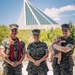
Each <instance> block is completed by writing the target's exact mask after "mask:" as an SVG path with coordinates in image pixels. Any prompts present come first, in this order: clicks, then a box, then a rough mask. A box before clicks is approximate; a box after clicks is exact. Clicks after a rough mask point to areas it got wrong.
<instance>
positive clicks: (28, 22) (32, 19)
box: [17, 0, 60, 29]
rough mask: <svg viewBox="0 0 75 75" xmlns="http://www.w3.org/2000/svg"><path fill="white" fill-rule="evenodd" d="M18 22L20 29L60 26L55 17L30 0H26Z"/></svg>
mask: <svg viewBox="0 0 75 75" xmlns="http://www.w3.org/2000/svg"><path fill="white" fill-rule="evenodd" d="M17 24H18V25H19V28H20V29H36V28H38V29H50V28H51V27H53V28H57V27H60V25H58V23H56V22H55V21H54V20H53V19H51V18H50V17H49V16H47V15H46V14H45V13H43V12H42V11H41V10H39V8H37V7H35V6H34V5H33V4H32V3H30V2H29V1H28V0H24V5H23V8H22V12H21V14H20V17H19V19H18V22H17Z"/></svg>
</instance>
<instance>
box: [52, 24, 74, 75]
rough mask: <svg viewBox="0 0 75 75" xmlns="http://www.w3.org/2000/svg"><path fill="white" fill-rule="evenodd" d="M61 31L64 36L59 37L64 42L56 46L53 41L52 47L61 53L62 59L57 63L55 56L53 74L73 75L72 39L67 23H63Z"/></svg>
mask: <svg viewBox="0 0 75 75" xmlns="http://www.w3.org/2000/svg"><path fill="white" fill-rule="evenodd" d="M61 27H62V33H63V35H64V36H62V37H61V39H62V40H65V41H66V42H65V43H63V44H62V46H58V45H56V44H55V43H53V47H54V48H55V49H57V50H58V51H61V53H62V59H61V62H60V64H58V63H57V58H56V57H55V58H54V60H53V64H52V66H53V74H54V75H73V65H74V63H73V59H72V54H73V51H74V45H73V42H74V40H73V39H72V38H71V36H70V28H69V24H63V25H61Z"/></svg>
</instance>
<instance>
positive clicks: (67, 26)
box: [61, 24, 70, 29]
mask: <svg viewBox="0 0 75 75" xmlns="http://www.w3.org/2000/svg"><path fill="white" fill-rule="evenodd" d="M61 28H62V29H70V25H69V24H62V25H61Z"/></svg>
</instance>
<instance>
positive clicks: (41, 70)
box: [27, 29, 49, 75]
mask: <svg viewBox="0 0 75 75" xmlns="http://www.w3.org/2000/svg"><path fill="white" fill-rule="evenodd" d="M32 33H33V38H34V42H32V43H30V44H29V45H28V47H27V57H28V59H29V63H28V66H27V71H28V75H47V72H48V67H47V63H46V58H47V57H48V53H49V52H48V48H47V45H46V43H44V42H41V41H40V40H39V38H40V30H38V29H34V30H33V31H32Z"/></svg>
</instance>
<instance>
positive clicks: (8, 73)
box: [1, 38, 25, 75]
mask: <svg viewBox="0 0 75 75" xmlns="http://www.w3.org/2000/svg"><path fill="white" fill-rule="evenodd" d="M12 45H13V47H14V60H11V59H10V57H9V55H10V41H9V38H6V39H5V40H3V41H2V45H1V48H3V50H5V53H6V54H7V56H8V58H9V59H10V60H11V61H18V60H17V57H18V39H12ZM21 48H22V51H23V50H25V43H24V42H23V41H21ZM21 56H22V54H21ZM2 75H22V64H20V65H18V66H17V67H12V66H11V65H9V64H8V63H7V62H5V61H4V63H3V74H2Z"/></svg>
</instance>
